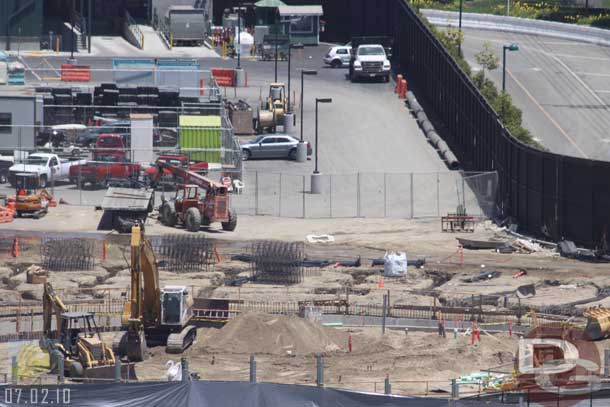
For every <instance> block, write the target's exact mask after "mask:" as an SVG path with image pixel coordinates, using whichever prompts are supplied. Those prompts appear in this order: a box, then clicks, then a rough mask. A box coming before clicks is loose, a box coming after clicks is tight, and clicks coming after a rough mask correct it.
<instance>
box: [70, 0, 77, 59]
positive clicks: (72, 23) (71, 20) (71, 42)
mask: <svg viewBox="0 0 610 407" xmlns="http://www.w3.org/2000/svg"><path fill="white" fill-rule="evenodd" d="M70 29H71V31H72V34H71V36H70V37H71V38H70V45H71V47H70V61H71V62H74V45H76V41H75V40H74V0H72V9H71V10H70Z"/></svg>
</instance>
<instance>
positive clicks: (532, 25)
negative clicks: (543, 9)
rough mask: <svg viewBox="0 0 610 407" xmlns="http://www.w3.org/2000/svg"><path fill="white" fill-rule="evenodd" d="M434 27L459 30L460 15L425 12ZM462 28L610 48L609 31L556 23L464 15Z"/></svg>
mask: <svg viewBox="0 0 610 407" xmlns="http://www.w3.org/2000/svg"><path fill="white" fill-rule="evenodd" d="M421 12H422V14H423V15H424V16H425V17H426V18H427V19H428V21H429V22H430V23H431V24H434V25H440V26H454V27H457V26H458V19H459V13H458V12H457V11H445V10H431V9H422V10H421ZM462 27H466V28H476V29H479V30H489V31H506V32H513V33H519V34H530V35H542V36H546V37H554V38H562V39H567V40H573V41H581V42H587V43H591V44H596V45H603V46H607V47H610V30H605V29H602V28H595V27H588V26H583V25H576V24H566V23H558V22H554V21H544V20H532V19H528V18H519V17H505V16H498V15H492V14H478V13H462Z"/></svg>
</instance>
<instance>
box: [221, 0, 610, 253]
mask: <svg viewBox="0 0 610 407" xmlns="http://www.w3.org/2000/svg"><path fill="white" fill-rule="evenodd" d="M222 2H223V1H222V0H217V2H216V3H215V8H216V7H217V5H219V4H221V3H222ZM224 2H225V3H227V5H229V3H232V2H233V0H224ZM285 2H286V3H287V4H295V5H296V4H311V1H308V0H286V1H285ZM321 3H322V6H323V8H324V19H325V21H326V31H325V32H324V33H322V34H321V39H322V40H324V41H334V42H345V41H348V40H349V38H350V37H351V36H354V35H390V36H393V37H394V38H395V41H394V52H393V64H394V66H395V68H396V70H397V71H398V72H397V73H402V74H403V75H405V76H406V78H407V80H408V81H409V82H410V83H411V84H415V85H416V89H417V92H416V95H417V97H418V99H419V100H422V101H424V102H425V104H426V107H427V108H431V109H432V110H434V113H435V114H436V115H437V116H438V118H439V119H440V120H441V121H442V122H443V124H444V125H445V126H446V127H447V129H448V130H449V131H448V134H447V135H445V136H446V142H447V144H449V146H450V148H451V150H452V151H454V152H455V154H456V155H457V156H458V158H459V160H460V162H461V163H462V165H463V167H464V169H465V170H467V171H497V172H498V174H499V193H498V202H497V209H498V216H500V217H512V218H513V219H515V221H516V222H517V223H518V224H519V228H520V231H524V232H528V233H531V234H534V235H537V236H542V237H545V238H548V239H552V240H559V239H562V238H565V239H568V240H574V241H576V242H577V243H579V244H583V245H586V246H589V247H595V246H599V245H600V243H601V242H602V239H603V236H604V235H605V231H606V229H607V228H608V226H609V225H610V163H609V162H601V161H592V160H584V159H579V158H573V157H566V156H561V155H557V154H552V153H548V152H542V151H538V150H535V149H533V148H530V147H528V146H525V145H523V144H522V143H520V142H519V141H517V140H516V139H514V138H513V137H511V135H510V134H509V133H508V131H507V130H506V129H505V128H504V127H503V125H502V124H501V123H500V122H499V120H498V116H497V114H496V113H495V112H494V111H493V109H492V108H491V107H490V106H489V104H488V103H487V102H486V101H485V99H484V98H483V96H481V94H480V93H479V91H478V89H477V88H476V87H475V86H474V85H473V84H472V82H471V81H470V79H469V78H468V77H467V76H466V75H465V74H464V73H463V72H462V71H461V70H460V68H459V67H458V66H457V65H456V63H455V62H454V60H453V59H452V58H451V57H450V56H449V54H448V53H447V52H446V51H445V49H444V48H443V47H442V45H441V44H440V43H439V42H438V40H437V39H436V38H435V37H434V36H433V35H432V33H431V32H430V31H429V30H428V28H427V27H426V26H425V25H424V24H423V23H422V21H421V20H420V19H419V17H418V16H417V14H416V13H415V11H414V10H413V9H412V8H411V7H410V6H409V4H408V3H407V1H406V0H323V1H322V2H321ZM216 11H217V9H216ZM608 234H610V233H608ZM606 236H607V235H606ZM606 241H608V236H607V237H606Z"/></svg>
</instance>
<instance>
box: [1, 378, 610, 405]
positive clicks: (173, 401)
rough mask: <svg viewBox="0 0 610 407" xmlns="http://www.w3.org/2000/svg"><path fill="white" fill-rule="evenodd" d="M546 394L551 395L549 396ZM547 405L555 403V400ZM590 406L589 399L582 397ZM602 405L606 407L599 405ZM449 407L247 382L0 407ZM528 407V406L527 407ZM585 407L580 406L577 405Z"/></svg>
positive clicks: (14, 398)
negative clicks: (35, 406)
mask: <svg viewBox="0 0 610 407" xmlns="http://www.w3.org/2000/svg"><path fill="white" fill-rule="evenodd" d="M545 394H546V393H545ZM535 396H536V395H535V394H534V393H532V394H528V393H495V394H483V395H481V396H480V399H477V397H476V396H475V397H474V398H469V399H460V400H455V401H454V403H453V406H454V407H483V406H485V407H496V406H498V407H499V406H505V407H506V406H507V405H515V403H519V401H522V402H524V403H527V399H528V397H531V400H532V403H531V405H538V404H535V402H534V400H536V398H535ZM549 397H551V398H550V399H547V402H548V400H551V399H552V401H556V400H554V396H553V395H550V396H549ZM573 400H576V401H581V402H582V401H583V400H586V403H585V404H586V405H589V395H584V396H579V397H578V398H577V399H573ZM592 400H594V402H593V404H594V405H596V406H597V405H608V404H605V403H607V400H608V390H605V391H603V390H602V391H599V392H596V393H595V394H594V395H593V397H592ZM600 403H601V404H600ZM42 404H44V405H53V406H59V407H63V406H66V407H67V406H71V407H100V406H108V407H110V406H112V407H157V406H159V407H161V406H162V407H405V406H407V407H447V406H448V405H452V404H449V400H448V398H447V397H444V398H441V397H426V398H422V397H400V396H386V395H381V394H372V393H359V392H354V391H348V390H339V389H332V388H324V387H315V386H304V385H289V384H272V383H255V384H252V383H247V382H210V381H192V382H142V383H129V384H122V383H94V384H91V383H89V384H66V385H53V386H45V385H42V386H10V385H0V407H4V406H11V407H12V406H19V407H26V406H28V407H29V406H32V405H42ZM528 405H529V404H528ZM578 405H580V404H578Z"/></svg>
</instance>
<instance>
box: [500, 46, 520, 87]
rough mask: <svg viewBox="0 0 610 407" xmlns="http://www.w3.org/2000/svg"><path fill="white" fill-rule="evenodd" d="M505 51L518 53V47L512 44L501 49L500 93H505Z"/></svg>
mask: <svg viewBox="0 0 610 407" xmlns="http://www.w3.org/2000/svg"><path fill="white" fill-rule="evenodd" d="M506 51H519V45H517V44H515V43H514V42H513V43H512V44H509V45H504V46H503V47H502V92H506Z"/></svg>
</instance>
